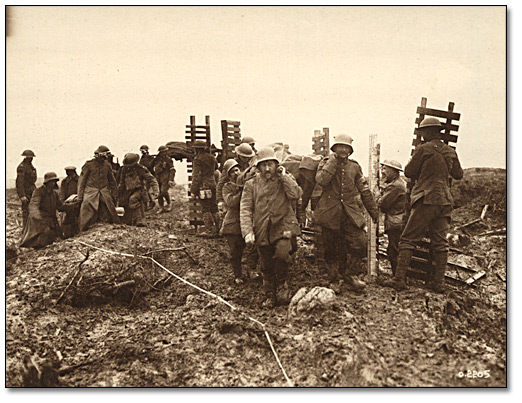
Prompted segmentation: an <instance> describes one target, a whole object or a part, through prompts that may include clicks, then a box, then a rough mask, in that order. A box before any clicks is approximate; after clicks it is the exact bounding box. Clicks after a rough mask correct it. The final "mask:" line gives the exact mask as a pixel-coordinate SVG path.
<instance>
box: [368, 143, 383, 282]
mask: <svg viewBox="0 0 522 403" xmlns="http://www.w3.org/2000/svg"><path fill="white" fill-rule="evenodd" d="M380 150H381V145H380V144H377V135H376V134H370V156H369V172H368V182H369V183H368V184H369V186H370V191H371V192H372V194H373V196H374V197H375V196H376V195H378V194H379V158H380ZM367 220H368V234H367V236H368V274H369V275H371V276H376V275H377V273H378V262H377V235H378V233H379V232H378V231H379V220H377V223H374V222H373V221H372V219H371V217H370V215H369V214H368V219H367Z"/></svg>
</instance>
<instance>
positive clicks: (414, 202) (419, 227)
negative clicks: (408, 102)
mask: <svg viewBox="0 0 522 403" xmlns="http://www.w3.org/2000/svg"><path fill="white" fill-rule="evenodd" d="M442 128H443V127H442V125H441V123H440V121H439V120H438V119H436V118H425V119H424V120H423V121H422V122H421V123H420V125H419V129H420V130H421V131H422V137H423V138H424V141H426V143H424V144H421V145H420V146H418V147H417V149H416V150H415V152H414V153H413V155H412V157H411V160H410V162H408V164H407V165H406V167H405V168H404V175H405V176H406V177H407V178H410V179H412V180H415V181H416V183H415V186H413V189H412V191H411V196H410V200H411V213H410V216H409V218H408V222H407V223H406V226H405V227H404V231H403V232H402V235H401V240H400V242H399V256H398V258H397V271H396V273H395V277H394V278H393V279H392V280H390V281H387V282H385V283H384V285H385V286H388V287H393V288H395V289H396V290H398V291H402V290H404V289H406V288H407V286H406V272H407V270H408V267H409V266H410V262H411V258H412V256H413V251H414V250H415V246H416V245H415V243H416V242H418V241H421V240H422V238H423V237H424V236H425V234H426V231H427V232H428V235H429V237H430V241H431V247H432V253H433V260H434V262H435V271H434V274H433V278H432V279H431V280H430V281H428V282H427V284H426V287H427V288H430V289H432V290H433V291H435V292H441V293H443V292H444V291H445V285H444V273H445V272H446V264H447V263H448V250H449V245H448V240H447V238H446V237H447V235H448V230H449V224H450V221H451V212H452V210H453V206H452V205H453V198H452V197H451V189H450V177H453V178H454V179H461V178H462V177H463V175H464V173H463V171H462V167H461V166H460V161H459V158H458V156H457V153H456V152H455V150H454V149H453V148H451V147H450V146H448V145H447V144H445V143H444V142H443V141H442V140H441V137H440V131H441V130H442Z"/></svg>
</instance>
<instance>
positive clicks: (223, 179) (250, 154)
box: [216, 143, 256, 212]
mask: <svg viewBox="0 0 522 403" xmlns="http://www.w3.org/2000/svg"><path fill="white" fill-rule="evenodd" d="M234 152H235V154H236V157H235V158H234V160H235V161H236V162H237V164H238V167H239V170H240V172H244V171H245V170H246V169H247V168H249V167H250V166H252V159H253V158H254V157H255V155H256V153H255V152H254V150H253V149H252V147H251V146H250V145H249V144H248V143H241V144H240V145H238V146H237V147H235V148H234ZM229 180H230V179H229V177H228V175H227V174H226V173H225V172H224V171H223V174H222V175H221V176H220V177H219V181H218V184H217V190H216V193H217V194H216V201H217V203H218V209H219V210H220V211H222V212H224V211H225V209H224V207H225V203H224V200H223V193H222V192H223V186H224V185H225V183H227V182H228V181H229Z"/></svg>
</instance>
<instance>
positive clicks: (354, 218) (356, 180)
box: [314, 134, 379, 292]
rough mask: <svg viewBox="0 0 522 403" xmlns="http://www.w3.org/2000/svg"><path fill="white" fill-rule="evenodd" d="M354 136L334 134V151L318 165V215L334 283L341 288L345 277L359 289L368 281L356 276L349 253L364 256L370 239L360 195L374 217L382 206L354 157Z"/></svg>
mask: <svg viewBox="0 0 522 403" xmlns="http://www.w3.org/2000/svg"><path fill="white" fill-rule="evenodd" d="M352 142H353V139H352V138H351V137H350V136H348V135H346V134H339V135H337V136H335V137H334V141H333V145H332V147H331V150H332V151H333V154H331V155H330V156H329V157H327V158H324V159H323V160H322V161H321V162H320V163H319V166H318V168H317V173H316V181H317V183H318V184H319V185H321V186H322V187H323V192H322V195H321V198H320V199H319V202H318V204H317V207H316V210H315V213H314V217H315V219H316V221H317V222H318V223H319V224H320V225H321V226H322V236H323V245H324V255H325V261H326V265H327V269H328V280H329V282H330V287H331V288H332V289H333V290H334V291H336V292H339V291H340V289H341V285H342V281H340V279H339V277H340V275H341V276H342V277H343V280H344V282H345V284H347V285H348V286H349V287H350V288H352V289H353V290H355V291H360V290H363V289H364V288H365V284H364V282H362V281H361V280H359V279H358V278H357V277H356V276H355V272H354V270H353V267H352V266H353V263H354V262H352V264H350V265H348V262H347V254H348V253H349V252H350V253H351V254H353V255H354V256H352V258H354V259H356V258H359V259H361V258H362V257H363V256H357V254H360V253H361V252H360V251H362V250H364V249H363V248H361V247H360V245H361V244H364V243H365V242H366V236H365V233H364V230H363V226H364V225H365V221H366V220H365V218H364V216H363V214H362V212H361V209H360V208H359V206H358V203H357V199H358V197H360V198H361V199H362V203H363V204H364V207H365V208H366V210H367V211H368V213H369V214H370V216H371V217H372V219H373V220H374V221H377V218H378V216H379V210H378V209H377V205H376V204H375V200H374V198H373V196H372V194H371V192H370V188H369V187H368V184H367V182H366V180H365V178H364V176H363V174H362V170H361V166H360V165H359V164H358V163H357V162H356V161H354V160H352V159H350V158H349V157H350V155H351V154H352V153H353V147H352ZM348 266H349V267H348Z"/></svg>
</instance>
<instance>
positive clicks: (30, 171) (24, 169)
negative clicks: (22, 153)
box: [16, 159, 36, 227]
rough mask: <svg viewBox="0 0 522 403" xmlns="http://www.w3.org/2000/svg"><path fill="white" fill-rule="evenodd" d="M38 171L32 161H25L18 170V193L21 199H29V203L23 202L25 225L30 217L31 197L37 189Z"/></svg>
mask: <svg viewBox="0 0 522 403" xmlns="http://www.w3.org/2000/svg"><path fill="white" fill-rule="evenodd" d="M35 183H36V169H35V168H34V166H33V164H32V163H31V162H30V161H27V160H25V159H24V160H23V161H22V162H21V163H20V164H19V165H18V167H17V168H16V192H17V193H18V197H20V199H21V198H22V197H24V196H25V197H27V202H24V201H22V219H23V225H24V227H25V224H26V223H27V217H28V216H29V202H30V201H31V196H32V194H33V192H34V190H35V189H36V186H35Z"/></svg>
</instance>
